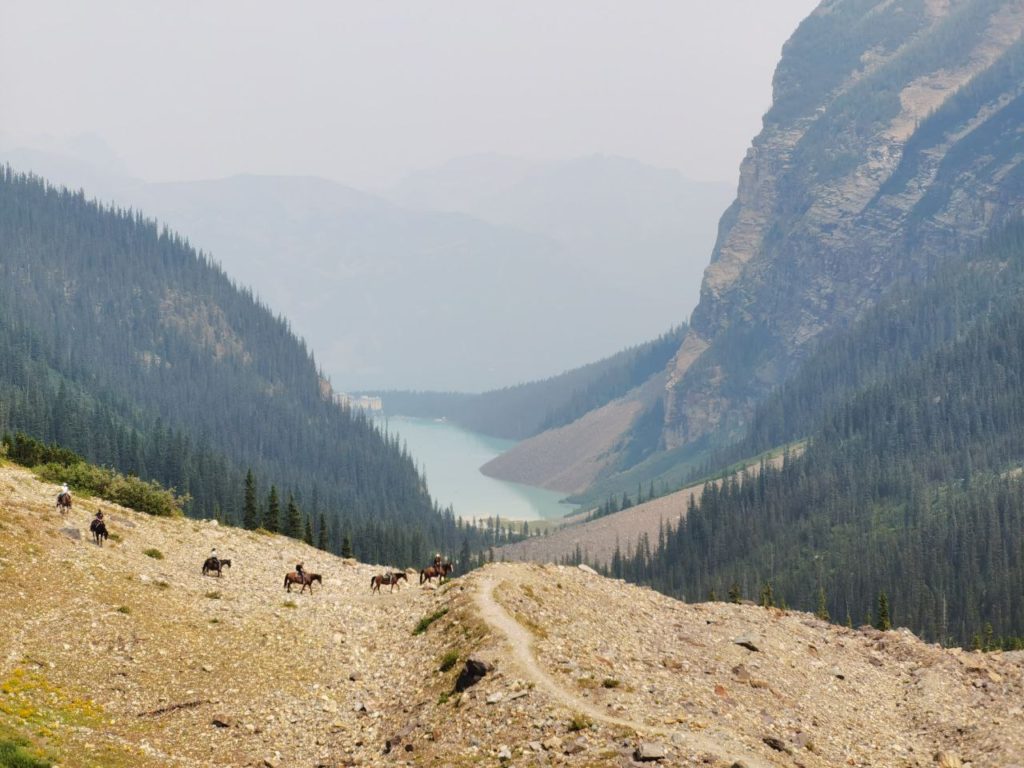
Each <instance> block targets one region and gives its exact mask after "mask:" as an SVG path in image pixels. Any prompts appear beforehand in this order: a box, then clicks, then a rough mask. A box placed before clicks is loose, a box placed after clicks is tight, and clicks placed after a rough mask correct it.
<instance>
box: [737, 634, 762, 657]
mask: <svg viewBox="0 0 1024 768" xmlns="http://www.w3.org/2000/svg"><path fill="white" fill-rule="evenodd" d="M733 642H734V643H735V644H736V645H741V646H743V647H744V648H746V649H747V650H748V651H754V652H755V653H757V652H760V650H761V649H760V648H759V647H758V644H759V643H760V642H761V641H760V639H759V638H757V637H754V636H753V635H740V636H739V637H737V638H734V639H733Z"/></svg>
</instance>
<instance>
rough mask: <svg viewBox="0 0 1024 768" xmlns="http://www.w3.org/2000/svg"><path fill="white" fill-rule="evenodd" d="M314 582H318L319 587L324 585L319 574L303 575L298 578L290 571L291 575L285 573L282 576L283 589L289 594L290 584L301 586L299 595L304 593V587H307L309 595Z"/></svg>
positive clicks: (311, 592)
mask: <svg viewBox="0 0 1024 768" xmlns="http://www.w3.org/2000/svg"><path fill="white" fill-rule="evenodd" d="M314 581H319V582H320V586H321V587H322V586H323V585H324V580H323V578H322V577H321V576H320V574H319V573H304V574H302V575H301V576H300V575H299V574H297V573H296V572H295V571H292V572H291V573H286V574H285V576H284V588H285V589H287V590H288V591H289V592H291V591H292V584H301V585H302V589H300V590H299V594H300V595H301V594H302V593H303V592H305V591H306V587H309V594H313V582H314Z"/></svg>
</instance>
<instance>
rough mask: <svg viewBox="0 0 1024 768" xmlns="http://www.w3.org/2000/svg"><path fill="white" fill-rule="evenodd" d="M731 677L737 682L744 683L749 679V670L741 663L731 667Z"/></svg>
mask: <svg viewBox="0 0 1024 768" xmlns="http://www.w3.org/2000/svg"><path fill="white" fill-rule="evenodd" d="M732 674H733V677H735V678H736V679H737V680H738V681H739V682H741V683H746V682H749V681H750V671H749V670H748V669H747V668H746V667H745V666H743V665H742V664H740V665H738V666H735V667H733V668H732Z"/></svg>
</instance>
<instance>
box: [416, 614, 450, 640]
mask: <svg viewBox="0 0 1024 768" xmlns="http://www.w3.org/2000/svg"><path fill="white" fill-rule="evenodd" d="M446 613H448V609H447V608H442V609H441V610H439V611H435V612H434V613H432V614H430V615H429V616H424V617H423V618H422V619H420V620H419V623H418V624H417V625H416V628H415V629H413V631H412V633H413V635H422V634H423V633H424V632H426V631H427V628H428V627H429V626H430V625H431V624H433V623H434V622H435V621H437V620H438V619H440V618H441V617H442V616H444V615H445V614H446Z"/></svg>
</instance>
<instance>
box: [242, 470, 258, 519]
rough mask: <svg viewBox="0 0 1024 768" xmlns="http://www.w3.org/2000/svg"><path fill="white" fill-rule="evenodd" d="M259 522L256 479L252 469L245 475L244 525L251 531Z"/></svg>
mask: <svg viewBox="0 0 1024 768" xmlns="http://www.w3.org/2000/svg"><path fill="white" fill-rule="evenodd" d="M257 523H258V517H257V510H256V479H255V478H254V477H253V476H252V470H251V469H250V470H249V471H248V473H247V474H246V476H245V506H244V507H243V508H242V525H243V526H244V527H245V528H248V529H249V530H250V531H252V530H255V528H256V525H257Z"/></svg>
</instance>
